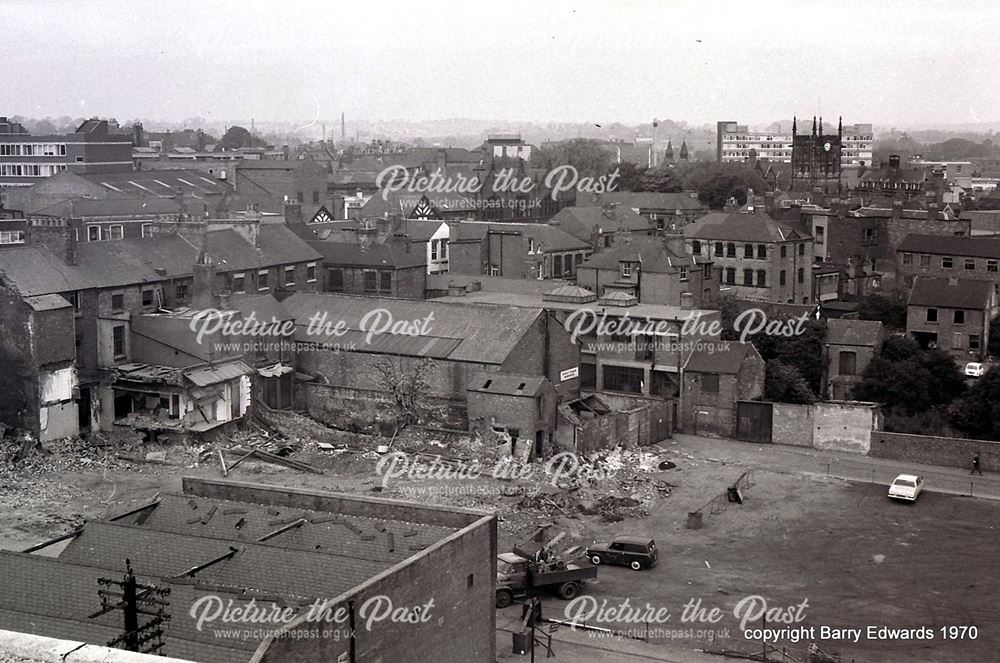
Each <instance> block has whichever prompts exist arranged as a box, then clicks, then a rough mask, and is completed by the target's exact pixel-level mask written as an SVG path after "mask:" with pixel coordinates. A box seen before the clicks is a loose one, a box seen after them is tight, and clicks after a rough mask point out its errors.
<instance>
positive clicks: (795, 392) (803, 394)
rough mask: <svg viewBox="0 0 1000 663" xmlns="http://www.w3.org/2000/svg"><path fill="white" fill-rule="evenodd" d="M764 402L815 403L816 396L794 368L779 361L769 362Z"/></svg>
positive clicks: (765, 380)
mask: <svg viewBox="0 0 1000 663" xmlns="http://www.w3.org/2000/svg"><path fill="white" fill-rule="evenodd" d="M764 400H767V401H776V402H778V403H805V404H807V403H815V402H816V394H815V393H814V392H813V390H812V389H810V388H809V385H808V384H807V383H806V380H805V378H803V377H802V373H800V372H799V369H797V368H796V367H794V366H790V365H789V364H785V363H784V362H781V361H779V360H777V359H775V360H772V361H769V362H767V372H766V373H765V375H764Z"/></svg>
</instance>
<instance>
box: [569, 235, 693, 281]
mask: <svg viewBox="0 0 1000 663" xmlns="http://www.w3.org/2000/svg"><path fill="white" fill-rule="evenodd" d="M700 260H701V262H702V263H707V262H711V261H710V260H709V259H708V258H704V257H702V258H700ZM622 262H638V263H641V264H642V271H643V272H649V273H655V272H673V271H676V269H677V268H678V267H681V266H687V267H691V266H694V265H697V264H698V259H697V258H695V256H690V255H687V254H686V253H685V254H677V253H675V252H674V251H671V250H670V248H669V247H668V246H667V243H666V242H665V241H664V240H663V239H662V238H659V237H636V238H634V239H632V241H630V242H628V243H627V244H622V245H620V246H614V247H611V248H607V249H604V250H603V251H601V252H600V253H596V254H594V255H593V256H591V257H590V258H589V259H588V260H587V261H586V262H585V263H583V264H582V265H580V268H581V269H586V268H588V267H590V268H593V269H610V270H616V271H617V270H618V269H619V267H620V263H622Z"/></svg>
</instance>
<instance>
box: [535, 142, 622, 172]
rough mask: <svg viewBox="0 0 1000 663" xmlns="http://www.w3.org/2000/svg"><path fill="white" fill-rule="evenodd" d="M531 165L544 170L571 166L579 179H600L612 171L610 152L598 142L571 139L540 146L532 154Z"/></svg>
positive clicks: (612, 164)
mask: <svg viewBox="0 0 1000 663" xmlns="http://www.w3.org/2000/svg"><path fill="white" fill-rule="evenodd" d="M531 161H532V165H533V166H536V167H538V168H543V169H545V170H552V169H553V168H555V167H557V166H567V165H568V166H573V167H574V168H576V170H577V172H578V173H579V175H580V177H600V176H602V175H607V174H608V173H610V172H612V171H613V170H614V163H613V161H614V160H613V159H612V158H611V152H609V151H608V149H607V148H606V147H605V146H604V145H603V144H602V143H601V142H600V141H596V140H590V139H587V138H573V139H571V140H563V141H559V142H556V143H548V144H546V145H542V146H541V147H539V148H538V149H537V150H534V151H533V152H532V156H531Z"/></svg>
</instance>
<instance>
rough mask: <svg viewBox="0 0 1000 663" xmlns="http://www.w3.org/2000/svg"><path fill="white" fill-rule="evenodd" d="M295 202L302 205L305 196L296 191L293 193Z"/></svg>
mask: <svg viewBox="0 0 1000 663" xmlns="http://www.w3.org/2000/svg"><path fill="white" fill-rule="evenodd" d="M295 200H296V201H298V202H299V204H301V203H304V202H305V200H306V197H305V194H303V193H302V192H301V191H297V192H296V193H295Z"/></svg>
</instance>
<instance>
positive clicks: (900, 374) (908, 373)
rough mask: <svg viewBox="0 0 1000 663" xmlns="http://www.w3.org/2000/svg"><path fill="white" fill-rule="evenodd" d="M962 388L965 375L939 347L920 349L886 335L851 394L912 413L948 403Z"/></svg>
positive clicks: (900, 337)
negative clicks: (878, 352)
mask: <svg viewBox="0 0 1000 663" xmlns="http://www.w3.org/2000/svg"><path fill="white" fill-rule="evenodd" d="M964 391H965V379H964V378H963V377H962V374H961V372H960V371H959V369H958V365H957V364H956V363H955V361H954V360H953V359H952V358H951V357H949V356H948V355H946V354H945V353H943V352H941V351H940V350H921V349H920V346H919V345H917V344H916V342H914V341H913V340H911V339H909V338H906V337H903V336H890V337H889V338H887V339H886V340H885V343H884V344H883V345H882V351H881V353H880V354H879V356H878V357H876V358H874V359H873V360H872V361H871V363H870V364H868V368H866V369H865V372H864V374H863V375H862V379H861V382H860V383H859V384H858V385H857V386H856V387H855V388H854V391H853V393H852V396H853V397H854V398H857V399H859V400H863V401H874V402H877V403H882V405H883V406H884V407H885V409H886V411H887V412H895V413H899V414H905V415H907V416H912V415H917V414H920V413H922V412H925V411H927V410H930V409H932V408H935V407H939V406H945V405H948V404H949V403H951V402H952V401H953V400H954V399H955V398H956V397H958V396H960V395H961V394H962V393H963V392H964Z"/></svg>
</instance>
